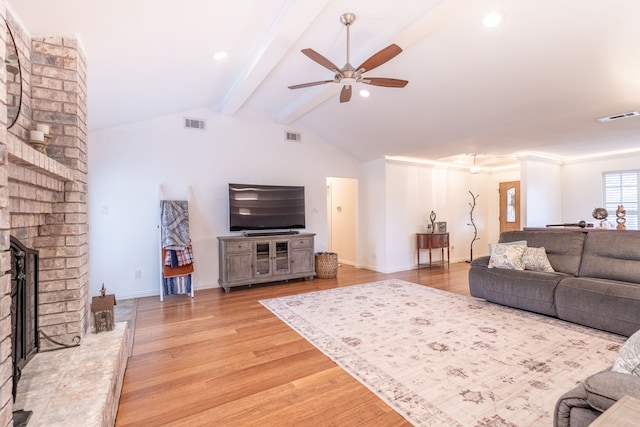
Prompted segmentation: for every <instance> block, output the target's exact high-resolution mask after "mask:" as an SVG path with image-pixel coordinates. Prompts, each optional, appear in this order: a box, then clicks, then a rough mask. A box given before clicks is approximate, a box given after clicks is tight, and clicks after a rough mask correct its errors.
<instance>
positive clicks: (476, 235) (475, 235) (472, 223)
mask: <svg viewBox="0 0 640 427" xmlns="http://www.w3.org/2000/svg"><path fill="white" fill-rule="evenodd" d="M469 194H471V198H472V199H473V204H472V203H471V202H469V206H470V207H471V210H470V211H469V218H470V219H471V223H470V224H467V225H471V226H473V240H471V245H470V248H469V262H471V261H473V243H474V242H475V241H476V240H480V238H479V237H478V227H476V223H475V222H474V221H473V210H474V209H475V208H476V199H477V198H478V197H480V195H479V194H477V195H475V196H474V195H473V193H472V192H471V191H469Z"/></svg>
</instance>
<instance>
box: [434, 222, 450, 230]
mask: <svg viewBox="0 0 640 427" xmlns="http://www.w3.org/2000/svg"><path fill="white" fill-rule="evenodd" d="M434 228H435V230H434V231H435V232H436V233H446V232H447V222H446V221H438V222H436V224H435V227H434Z"/></svg>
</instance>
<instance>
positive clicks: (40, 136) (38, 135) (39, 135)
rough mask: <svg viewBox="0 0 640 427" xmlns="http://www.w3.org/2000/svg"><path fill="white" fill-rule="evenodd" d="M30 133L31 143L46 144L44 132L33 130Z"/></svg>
mask: <svg viewBox="0 0 640 427" xmlns="http://www.w3.org/2000/svg"><path fill="white" fill-rule="evenodd" d="M29 132H30V137H31V141H37V142H44V132H42V131H41V130H32V131H29Z"/></svg>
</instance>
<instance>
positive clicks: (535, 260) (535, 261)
mask: <svg viewBox="0 0 640 427" xmlns="http://www.w3.org/2000/svg"><path fill="white" fill-rule="evenodd" d="M522 264H523V265H524V269H525V270H533V271H546V272H548V273H550V272H552V271H555V270H554V269H553V267H551V263H549V258H547V251H546V250H545V249H544V246H543V247H541V248H529V247H527V248H526V249H525V250H524V254H522Z"/></svg>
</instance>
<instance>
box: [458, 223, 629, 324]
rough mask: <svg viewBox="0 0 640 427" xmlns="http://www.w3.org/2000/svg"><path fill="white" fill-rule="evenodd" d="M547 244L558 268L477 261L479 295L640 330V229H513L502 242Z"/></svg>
mask: <svg viewBox="0 0 640 427" xmlns="http://www.w3.org/2000/svg"><path fill="white" fill-rule="evenodd" d="M520 240H526V241H527V245H528V246H529V247H544V248H545V250H546V253H547V257H548V259H549V262H550V264H551V266H552V267H553V269H554V270H555V271H554V272H552V273H551V272H550V273H547V272H540V271H530V270H508V269H502V268H488V264H489V256H486V257H480V258H477V259H475V260H473V261H472V262H471V269H470V270H469V290H470V292H471V295H472V296H474V297H479V298H484V299H486V300H487V301H491V302H495V303H498V304H502V305H507V306H510V307H515V308H519V309H523V310H527V311H533V312H536V313H541V314H546V315H549V316H554V317H558V318H560V319H563V320H567V321H570V322H573V323H578V324H581V325H586V326H590V327H592V328H596V329H602V330H605V331H609V332H613V333H616V334H620V335H624V336H630V335H631V334H633V333H634V332H635V331H637V330H638V329H640V231H635V230H634V231H631V230H628V231H617V230H591V231H586V230H585V229H575V230H574V229H550V230H524V231H509V232H505V233H502V234H501V235H500V239H499V242H500V243H506V242H514V241H520Z"/></svg>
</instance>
